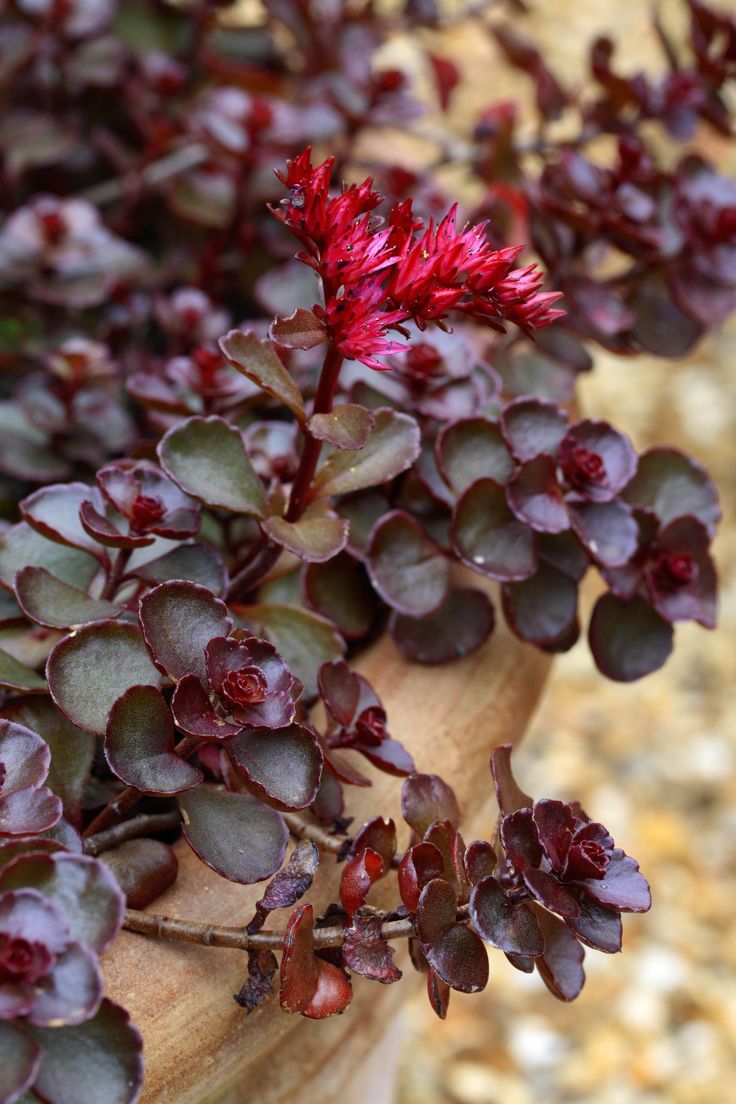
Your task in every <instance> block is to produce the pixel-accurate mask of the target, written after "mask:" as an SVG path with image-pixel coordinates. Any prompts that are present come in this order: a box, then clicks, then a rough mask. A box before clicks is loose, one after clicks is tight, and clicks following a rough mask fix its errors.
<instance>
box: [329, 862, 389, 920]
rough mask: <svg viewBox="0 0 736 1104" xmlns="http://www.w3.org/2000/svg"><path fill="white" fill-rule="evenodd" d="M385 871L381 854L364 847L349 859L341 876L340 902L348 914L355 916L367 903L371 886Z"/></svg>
mask: <svg viewBox="0 0 736 1104" xmlns="http://www.w3.org/2000/svg"><path fill="white" fill-rule="evenodd" d="M384 873H385V869H384V863H383V859H382V858H381V856H380V855H379V854H378V853H377V852H376V851H371V850H370V848H364V849H363V850H362V851H359V852H358V853H357V854H355V855H353V856H352V858H350V859H348V861H347V862H346V863H345V866H344V867H343V870H342V877H341V878H340V904H341V905H342V907H343V908H344V909H345V912H346V913H347V914H348V916H354V915H355V913H356V912H357V911H358V909H359V908H362V907H363V905H364V904H365V901H366V897H367V896H368V894H369V893H370V890H371V886H372V885H373V884H374V882H377V881H378V879H379V878H381V877H383V875H384Z"/></svg>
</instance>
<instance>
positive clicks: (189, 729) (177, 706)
mask: <svg viewBox="0 0 736 1104" xmlns="http://www.w3.org/2000/svg"><path fill="white" fill-rule="evenodd" d="M171 712H172V714H173V716H174V720H175V721H176V724H177V726H178V727H179V728H180V729H181V730H182V732H186V734H187V735H188V736H196V737H198V738H199V739H200V740H227V739H228V738H229V737H232V736H237V735H238V733H239V732H241V731H242V728H243V725H242V724H241V723H239V722H238V723H236V722H234V721H226V720H224V719H223V718H222V717H221V716H220V715H219V713H216V712H215V710H214V708H213V706H212V702H211V701H210V698H209V694H208V693H207V691H206V690H205V688H204V686H203V685H202V683H201V682H200V680H199V679H198V678H197V676H196V675H185V676H184V678H183V679H180V680H179V682H178V683H177V684H176V690H175V691H174V696H173V697H172V699H171Z"/></svg>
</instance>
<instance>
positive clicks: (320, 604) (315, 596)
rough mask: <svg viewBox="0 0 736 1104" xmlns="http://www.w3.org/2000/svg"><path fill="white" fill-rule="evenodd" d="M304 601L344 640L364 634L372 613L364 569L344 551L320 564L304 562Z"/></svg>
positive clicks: (373, 605)
mask: <svg viewBox="0 0 736 1104" xmlns="http://www.w3.org/2000/svg"><path fill="white" fill-rule="evenodd" d="M302 591H303V594H304V599H305V601H306V603H307V604H308V605H309V606H310V607H311V608H312V609H313V610H314V611H315V613H321V614H322V616H323V617H327V618H329V620H330V621H333V622H334V623H335V625H336V626H337V628H338V629H339V630H340V632H341V633H342V635H343V636H344V637H345V638H346V640H360V639H361V637H363V636H366V635H367V633H368V632H370V629H371V627H372V625H373V622H374V620H375V616H376V610H375V598H374V596H373V591H372V589H371V586H370V583H369V582H368V578H367V576H366V573H365V570H364V568H363V567H362V565H361V564H359V563H358V562H357V561H356V560H354V559H353V557H352V556H350V555H349V554H348V553H347V552H340V553H339V554H338V555H337V556H334V557H333V558H332V559H331V560H329V561H328V562H327V563H324V564H314V563H312V564H307V565H306V567H305V568H304V571H303V574H302Z"/></svg>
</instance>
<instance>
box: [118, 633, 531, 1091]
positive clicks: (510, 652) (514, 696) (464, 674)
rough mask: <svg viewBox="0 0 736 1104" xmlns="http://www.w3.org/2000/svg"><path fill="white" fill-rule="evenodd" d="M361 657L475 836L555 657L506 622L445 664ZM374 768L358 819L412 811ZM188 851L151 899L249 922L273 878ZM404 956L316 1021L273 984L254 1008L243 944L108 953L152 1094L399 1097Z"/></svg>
mask: <svg viewBox="0 0 736 1104" xmlns="http://www.w3.org/2000/svg"><path fill="white" fill-rule="evenodd" d="M356 666H357V669H359V670H360V671H361V672H362V673H363V674H365V675H366V677H367V678H369V679H370V681H371V682H372V683H373V684H374V685H375V686H376V688H377V690H378V692H379V693H380V695H381V697H382V699H383V701H384V703H385V705H386V708H387V711H388V717H389V725H390V729H391V731H392V732H393V733H395V735H396V736H397V737H398V738H399V739H401V740H402V741H403V743H404V744H405V745H406V747H407V748H409V750H410V751H411V752H412V754H413V756H414V759H415V762H416V764H417V768H418V769H419V770H425V771H437V772H438V773H440V774H441V775H442V776H443V777H444V778H445V779H447V780H448V781H449V782H450V783H451V784H452V786H453V787H454V788H455V791H456V793H457V796H458V798H459V800H460V805H461V808H462V809H463V812H464V820H463V826H462V828H463V832H464V835H465V838H466V840H469V839H472V838H474V835H473V833H474V831H475V830H476V829H475V826H474V822H475V823H477V822H478V821H479V819H480V815H481V814H482V812H483V809H484V807H486V806H487V803H488V802H489V800H490V795H491V788H490V787H491V782H490V775H489V770H488V758H489V753H490V750H491V748H492V747H494V746H495V745H497V744H500V743H505V742H507V741H511V742H513V741H516V740H518V739H519V738H520V736H521V735H522V734H523V732H524V730H525V728H526V726H527V723H528V721H529V718H530V716H531V713H532V711H533V709H534V707H535V705H536V704H537V701H538V699H539V696H540V693H541V690H542V687H543V684H544V681H545V678H546V675H547V671H548V669H549V661H548V660H547V658H546V657H544V656H543V655H541V653H539V652H536V651H534V650H532V649H531V648H528V647H526V646H524V645H522V644H520V643H519V641H518V640H516V638H515V637H513V636H511V634H510V633H509V632H508V631H507V630H506V628H505V626H503V625H499V626H498V628H497V629H496V631H495V633H494V634H493V636H492V638H491V640H490V641H489V642H488V643H487V644H486V645H485V646H484V647H483V648H482V649H480V650H479V651H478V652H476V653H475V654H474V655H472V656H468V657H467V658H465V659H463V660H460V661H458V662H455V663H453V664H449V665H447V666H443V667H420V666H417V665H414V664H410V663H407V662H406V661H405V660H404V659H402V657H401V656H400V654H399V653H398V651H397V649H396V647H395V645H394V644H393V642H392V641H391V640H389V639H386V640H382V641H380V642H379V643H378V644H376V645H374V646H373V647H372V649H371V650H369V651H367V652H366V653H365V654H364V655H363V656H361V657H360V660H359V662H358V663H357V665H356ZM361 769H364V768H363V764H362V762H361ZM372 777H373V779H374V784H373V787H372V789H370V790H357V789H353V790H352V791H349V794H348V796H349V809H348V811H349V812H350V814H351V815H353V816H354V817H355V822H356V824H357V825H360V824H361V823H362V822H363V821H364V820H365V819H367V818H368V817H369V816H374V815H376V814H378V813H381V814H383V815H385V816H393V817H394V819H395V820H396V822H397V824H401V823H402V822H401V820H400V814H399V795H400V790H401V783H400V780H398V779H396V778H391V777H389V776H388V775H385V774H380V773H379V772H377V771H374V772H372ZM401 842H402V837H400V843H401ZM178 855H179V860H180V864H181V869H180V875H179V879H178V881H177V883H176V885H175V887H174V888H173V889H172V890H169V891H168V892H167V893H166V894H165V895H163V896H161V897H159V898H158V900H157V901H155V902H154V904H153V905H152V906H151V911H153V912H157V913H161V914H165V915H167V916H175V917H186V918H188V919H195V920H198V921H207V922H210V923H214V924H232V925H237V924H245V923H247V921H248V920H249V919H250V917H251V915H252V913H253V903H254V902H255V901H256V900H258V898H259V897H260V896H261V894H262V887H259V886H253V887H247V886H238V885H234V884H233V883H232V882H228V881H225V880H224V879H223V878H220V877H219V876H218V875H216V874H215V873H214V872H213V871H211V870H209V869H208V867H206V866H204V865H203V864H202V863H201V862H200V861H199V860H198V859H196V858H195V856H194V855H193V854H192V852H191V851H190V850H189V848H188V847H187V846H186V845H183V844H179V845H178ZM338 881H339V867H337V866H336V864H335V862H334V860H333V859H332V858H331V857H330V856H325V858H324V859H323V862H322V865H321V867H320V871H319V874H318V877H317V879H316V880H315V884H314V886H313V888H312V890H311V891H310V894H309V899H310V900H312V901H314V902H315V903H316V904H318V905H323V904H326V903H327V902H328V901H330V900H334V899H335V898H336V896H337V892H336V890H337V884H338ZM382 896H383V899H381V898H382ZM396 899H397V894H396V888H395V879H393V878H390V877H389V878H387V879H385V880H383V881H382V882H380V883H379V884H378V886H377V887H376V890H374V892H373V894H372V895H371V902H372V903H373V904H376V905H378V906H379V907H380V906H384V907H385V906H388V905H389V904H394V903H395V902H396ZM279 919H280V918H279V914H278V913H275V914H274V920H275V921H276V922H277V923H278V922H279ZM396 961H397V962H398V963H399V965H400V967H401V968H402V969H403V970H404V977H403V978H402V980H401V981H400V982H398V983H397V984H394V985H389V986H382V985H378V984H376V983H373V982H369V981H366V980H365V979H363V978H360V977H356V979H355V984H354V996H353V1001H352V1004H351V1006H350V1008H349V1009H348V1011H347V1012H346V1014H345V1015H343V1016H337V1017H335V1018H333V1019H330V1020H322V1021H318V1022H314V1021H310V1020H306V1019H304V1018H303V1017H301V1016H290V1015H287V1014H285V1013H283V1012H282V1011H281V1009H280V1007H279V1003H278V999H277V997H276V996H275V995H274V997H273V998H272V999H271V1000H270V1001H269V1002H267V1003H266V1004H265V1005H264V1006H262V1007H261V1008H259V1009H257V1010H256V1011H255V1012H254V1013H253V1014H252V1015H250V1016H246V1014H245V1013H244V1012H243V1010H242V1009H241V1008H239V1007H238V1005H236V1003H235V1002H234V1001H233V1000H232V994H233V993H235V992H237V991H238V989H239V988H240V986H241V985H242V983H243V981H244V978H245V956H244V954H243V953H242V952H240V951H236V950H227V949H220V948H215V949H209V948H203V947H197V946H192V945H189V944H183V943H179V944H177V943H171V942H165V941H163V940H155V939H150V938H147V937H145V936H141V935H134V934H131V933H128V932H123V933H122V934H121V936H120V937H119V938H118V940H117V941H116V943H115V944H114V946H113V948H112V949H111V951H110V952H109V954H108V955H106V957H105V960H104V967H105V977H106V983H107V991H108V994H109V995H110V996H111V997H112V998H113V999H114V1000H117V1001H119V1002H121V1003H122V1004H123V1005H125V1006H126V1007H127V1008H128V1009H129V1011H130V1013H131V1016H132V1018H133V1021H134V1023H136V1024H137V1025H138V1027H139V1028H140V1030H141V1031H142V1033H143V1037H144V1044H145V1059H146V1080H145V1087H144V1090H143V1095H142V1104H241V1102H243V1104H245V1102H246V1101H248V1102H249V1104H277V1102H281V1101H287V1100H288V1101H289V1102H290V1104H338V1102H339V1104H368V1102H369V1101H370V1104H381V1102H382V1101H384V1100H387V1099H389V1098H390V1080H391V1077H390V1069H391V1057H390V1050H391V1041H390V1038H387V1047H388V1050H384V1048H383V1047H378V1046H377V1045H376V1044H377V1043H378V1042H379V1040H380V1039H381V1037H382V1036H385V1035H386V1033H387V1026H388V1025H389V1024H390V1023H391V1020H392V1018H393V1017H394V1015H395V1013H396V1012H397V1011H398V1009H399V1008H400V1006H401V1004H402V1003H403V1002H404V1001H405V1000H406V998H407V996H408V995H409V994H411V993H412V992H414V991H415V987H416V985H418V984H422V979H420V978H419V975H416V974H415V973H414V971H413V970H412V968H411V965H410V964H409V963H408V959H407V955H406V949H405V946H404V945H401V947H400V949H399V950H398V951H397V956H396ZM389 1035H390V1032H389Z"/></svg>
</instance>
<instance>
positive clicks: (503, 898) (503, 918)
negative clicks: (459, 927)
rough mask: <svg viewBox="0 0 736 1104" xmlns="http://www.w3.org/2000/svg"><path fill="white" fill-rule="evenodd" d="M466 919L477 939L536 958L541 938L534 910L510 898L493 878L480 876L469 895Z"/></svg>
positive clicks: (540, 951) (508, 950) (540, 949)
mask: <svg viewBox="0 0 736 1104" xmlns="http://www.w3.org/2000/svg"><path fill="white" fill-rule="evenodd" d="M470 919H471V921H472V924H473V927H474V928H475V930H476V932H477V933H478V935H479V936H480V937H481V939H483V940H485V942H486V943H491V944H492V945H493V946H494V947H498V948H499V949H500V950H502V951H505V952H506V953H507V954H517V955H524V956H525V957H527V958H536V957H537V956H538V955H540V954H542V952H543V950H544V940H543V938H542V933H541V931H540V930H539V925H538V924H537V921H536V919H535V917H534V913H533V912H531V911H530V909H529V908H527V906H526V905H525V904H524V903H523V902H514V901H513V900H511V899H510V898H509V897H507V895H506V893H505V892H504V890H503V887H502V886H501V884H500V883H499V882H497V881H496V879H495V878H493V877H490V878H483V880H482V881H480V882H478V884H477V885H476V886H474V887H473V890H472V893H471V895H470Z"/></svg>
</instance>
